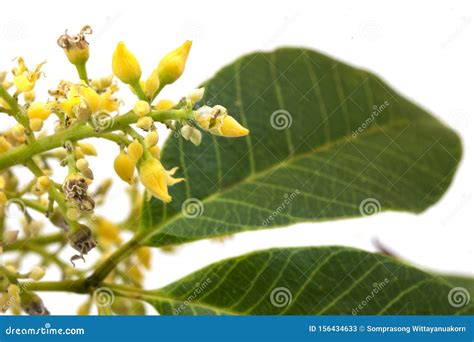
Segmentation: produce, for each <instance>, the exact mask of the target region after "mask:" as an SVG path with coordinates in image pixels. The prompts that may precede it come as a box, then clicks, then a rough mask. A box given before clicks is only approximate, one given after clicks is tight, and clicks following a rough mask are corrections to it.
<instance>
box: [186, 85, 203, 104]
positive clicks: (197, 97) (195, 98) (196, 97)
mask: <svg viewBox="0 0 474 342" xmlns="http://www.w3.org/2000/svg"><path fill="white" fill-rule="evenodd" d="M203 96H204V88H199V89H194V90H193V91H192V92H191V93H190V94H189V99H190V100H191V101H192V102H199V101H201V100H202V97H203Z"/></svg>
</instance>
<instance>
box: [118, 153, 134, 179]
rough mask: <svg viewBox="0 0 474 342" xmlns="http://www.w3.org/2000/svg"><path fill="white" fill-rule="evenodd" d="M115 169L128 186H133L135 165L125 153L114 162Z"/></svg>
mask: <svg viewBox="0 0 474 342" xmlns="http://www.w3.org/2000/svg"><path fill="white" fill-rule="evenodd" d="M114 169H115V172H116V173H117V175H118V176H119V177H120V178H121V179H122V180H123V181H125V182H127V183H128V184H133V175H134V173H135V163H134V162H133V160H132V158H130V156H129V155H128V154H126V153H125V152H120V154H119V155H118V156H117V157H116V158H115V160H114Z"/></svg>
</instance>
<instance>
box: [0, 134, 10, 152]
mask: <svg viewBox="0 0 474 342" xmlns="http://www.w3.org/2000/svg"><path fill="white" fill-rule="evenodd" d="M11 147H12V145H10V143H9V142H8V141H7V139H5V137H3V136H0V153H5V152H7V151H8V150H9V149H10V148H11Z"/></svg>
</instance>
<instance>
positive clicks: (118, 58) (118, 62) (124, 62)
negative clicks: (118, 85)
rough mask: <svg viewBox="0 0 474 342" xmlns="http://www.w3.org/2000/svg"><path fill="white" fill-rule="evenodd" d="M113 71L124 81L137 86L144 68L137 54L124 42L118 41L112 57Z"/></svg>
mask: <svg viewBox="0 0 474 342" xmlns="http://www.w3.org/2000/svg"><path fill="white" fill-rule="evenodd" d="M112 71H113V72H114V75H115V76H117V77H118V78H119V79H120V80H121V81H122V82H123V83H126V84H130V85H132V86H135V85H136V84H137V83H138V82H139V81H140V77H141V75H142V69H141V67H140V64H139V63H138V61H137V59H136V58H135V56H134V55H133V54H132V53H131V52H130V50H128V49H127V47H126V46H125V44H124V43H123V42H120V43H118V45H117V48H116V49H115V52H114V56H113V57H112Z"/></svg>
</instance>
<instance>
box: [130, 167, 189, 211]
mask: <svg viewBox="0 0 474 342" xmlns="http://www.w3.org/2000/svg"><path fill="white" fill-rule="evenodd" d="M175 171H176V169H173V170H171V171H166V170H165V168H164V167H163V165H162V164H161V162H160V161H159V160H158V159H155V158H149V159H147V160H145V161H144V162H143V163H142V165H141V166H140V170H139V176H140V181H141V182H142V184H143V185H144V186H145V188H146V189H147V190H148V191H149V192H150V193H151V195H152V196H153V197H156V198H158V199H159V200H162V201H163V202H165V203H169V202H171V196H170V195H169V194H168V185H173V184H175V183H178V182H181V181H183V180H184V179H183V178H177V179H176V178H173V177H171V176H172V175H173V174H174V172H175Z"/></svg>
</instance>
